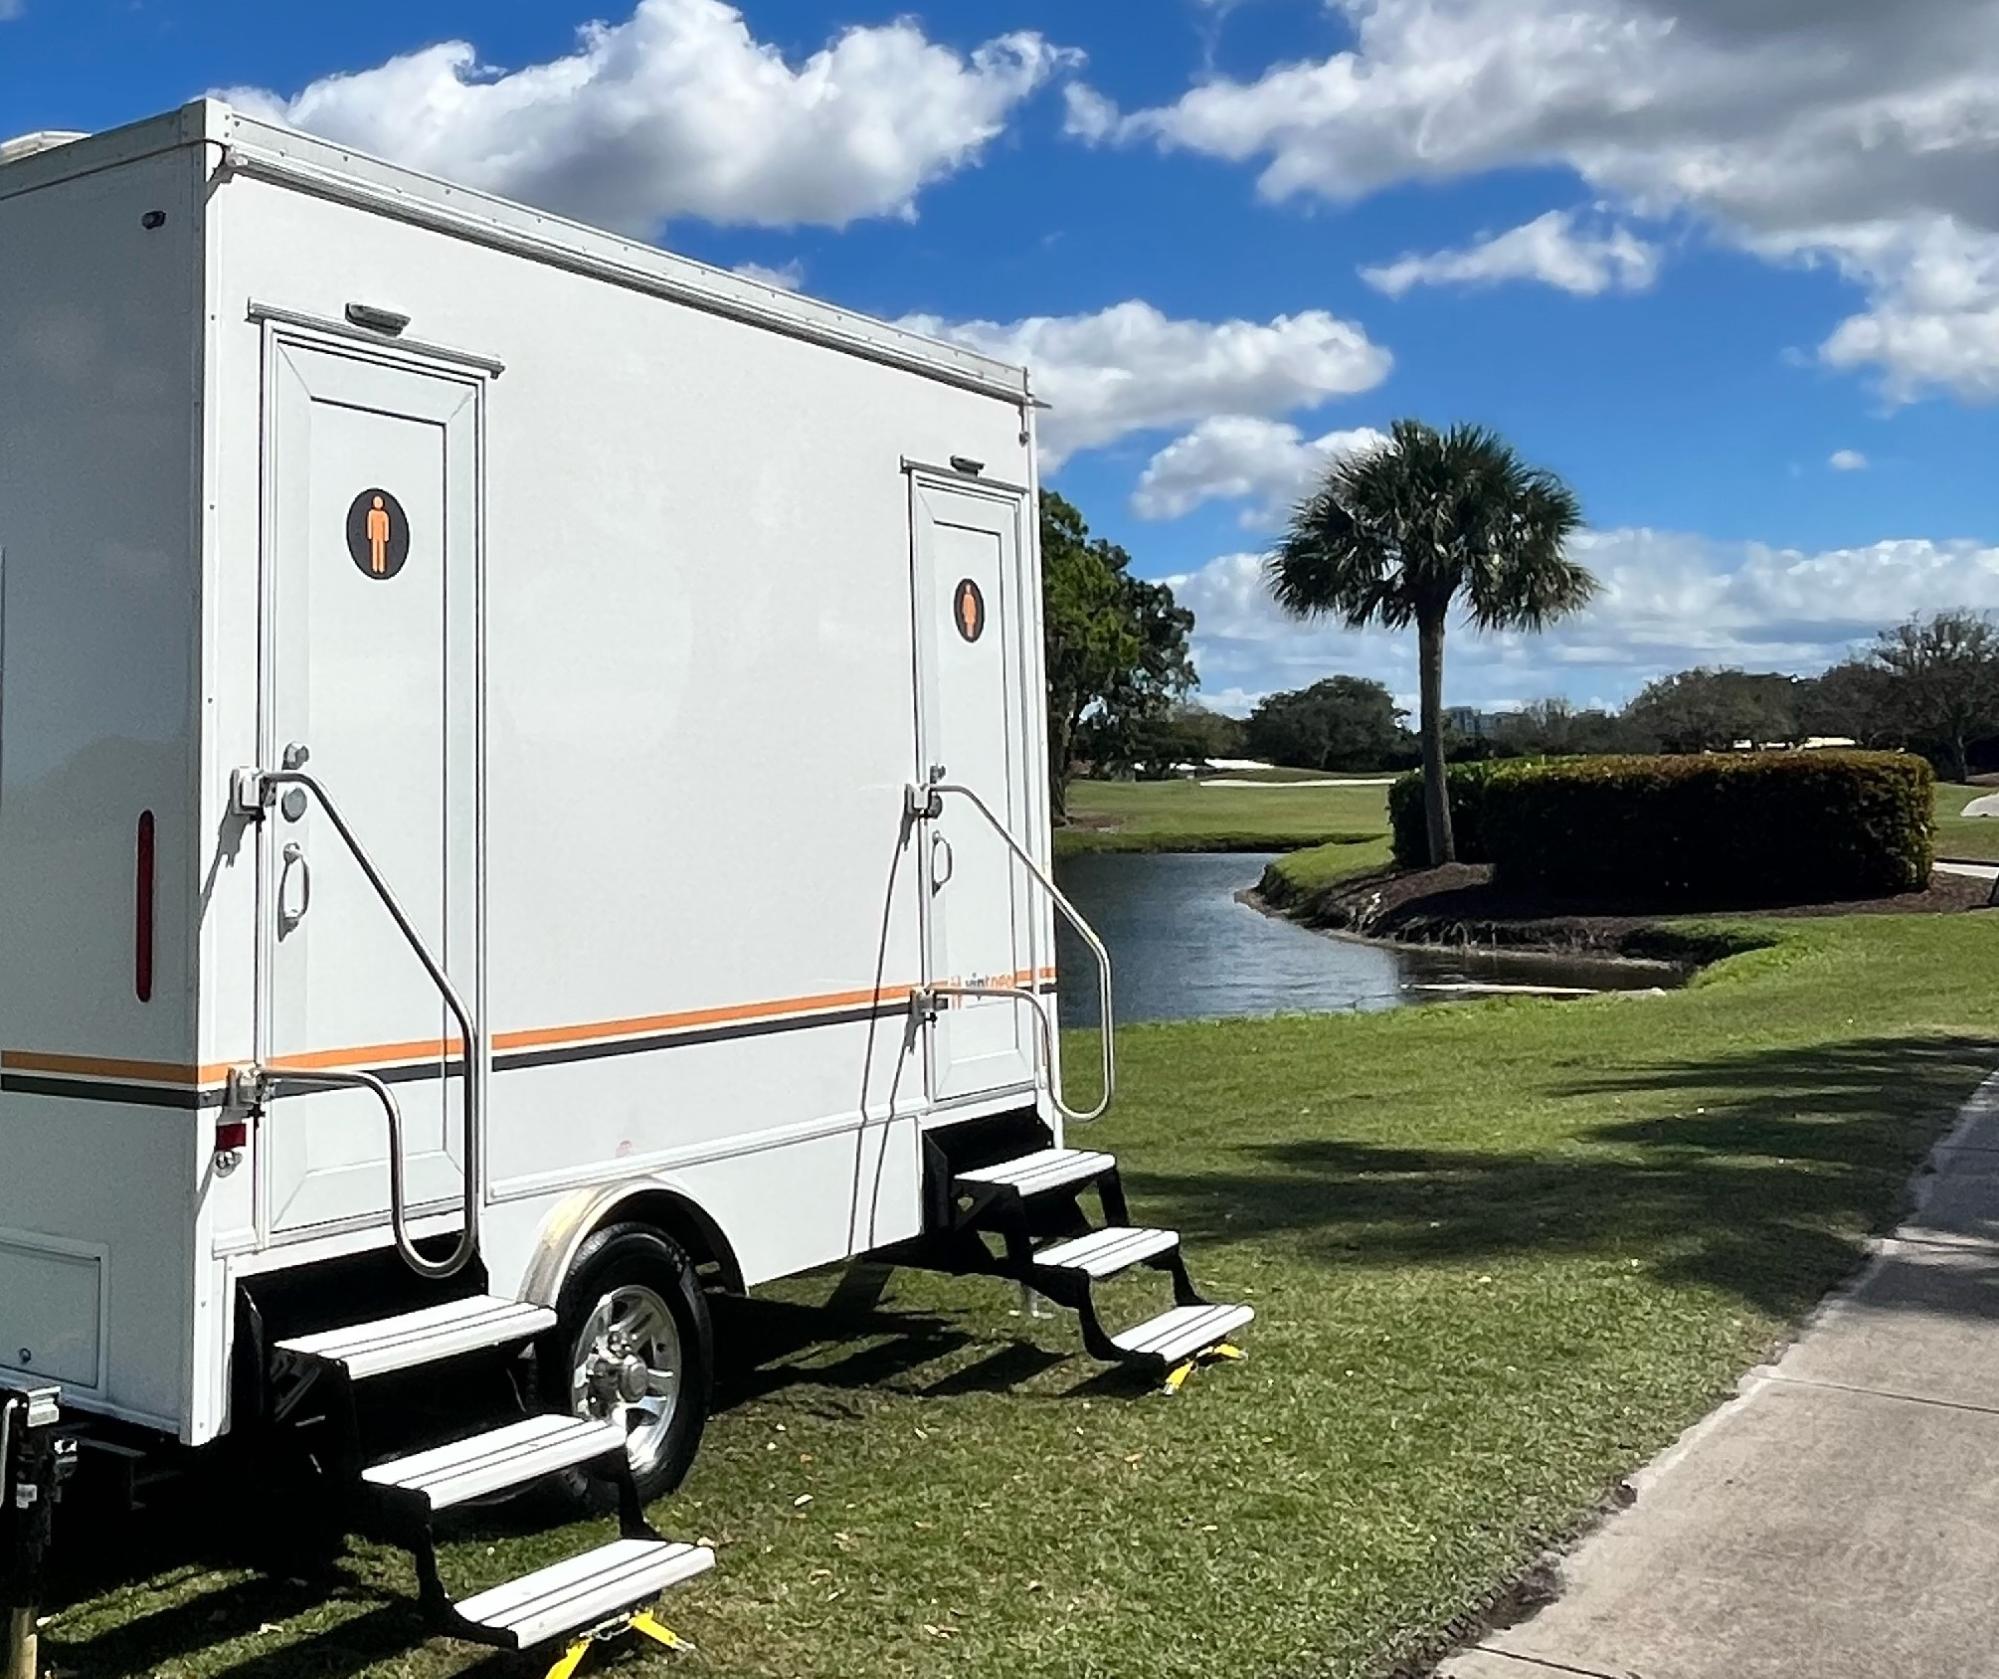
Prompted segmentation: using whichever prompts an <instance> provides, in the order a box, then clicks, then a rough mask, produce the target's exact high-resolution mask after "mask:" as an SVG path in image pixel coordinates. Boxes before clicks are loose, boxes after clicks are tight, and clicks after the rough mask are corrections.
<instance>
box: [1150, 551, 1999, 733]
mask: <svg viewBox="0 0 1999 1679" xmlns="http://www.w3.org/2000/svg"><path fill="white" fill-rule="evenodd" d="M1577 551H1578V555H1579V557H1580V558H1581V559H1582V560H1583V561H1584V563H1586V564H1587V565H1589V566H1590V568H1591V569H1592V570H1594V571H1595V572H1596V574H1597V576H1598V578H1599V579H1600V580H1601V582H1602V583H1603V593H1602V594H1601V596H1599V598H1598V599H1597V600H1596V601H1595V602H1594V603H1593V604H1592V605H1591V606H1590V607H1589V608H1588V609H1587V610H1586V611H1585V612H1584V613H1582V614H1581V615H1580V616H1578V617H1576V618H1572V619H1569V620H1566V621H1564V622H1563V623H1560V624H1558V625H1556V626H1555V627H1554V628H1552V629H1550V630H1549V631H1547V632H1546V633H1545V634H1542V635H1538V636H1535V635H1497V636H1481V635H1474V634H1473V633H1471V632H1470V631H1469V630H1468V629H1467V630H1454V631H1453V633H1452V634H1451V636H1450V637H1449V639H1448V644H1447V645H1448V653H1447V663H1446V670H1445V682H1446V692H1447V694H1448V695H1449V698H1450V703H1452V704H1453V705H1477V706H1482V707H1488V708H1490V707H1497V706H1507V705H1519V704H1522V703H1524V702H1526V701H1529V700H1534V699H1539V698H1543V697H1545V696H1547V695H1549V694H1555V693H1568V694H1574V695H1578V696H1583V695H1587V696H1592V697H1597V698H1599V699H1607V700H1608V702H1609V703H1611V704H1621V703H1622V702H1623V701H1624V700H1625V699H1628V698H1629V697H1630V696H1631V695H1632V694H1634V693H1636V692H1637V690H1638V689H1639V688H1641V687H1642V686H1644V684H1645V683H1646V682H1648V681H1650V680H1652V679H1653V678H1654V677H1657V676H1663V675H1666V674H1668V673H1670V672H1672V671H1676V670H1685V669H1687V668H1689V667H1690V666H1693V665H1699V664H1706V665H1737V666H1741V667H1743V668H1746V669H1750V670H1784V671H1795V672H1799V673H1804V672H1810V671H1815V670H1818V669H1821V668H1823V667H1824V666H1825V665H1828V664H1831V663H1833V662H1835V661H1837V660H1839V659H1841V658H1844V657H1845V656H1846V655H1847V654H1848V653H1849V652H1850V651H1851V650H1853V649H1854V648H1855V647H1857V646H1862V645H1865V644H1866V643H1867V642H1868V641H1869V640H1871V639H1872V637H1873V635H1874V633H1875V632H1876V631H1877V630H1879V629H1882V628H1884V627H1886V626H1888V625H1891V624H1895V623H1899V622H1900V621H1902V620H1903V619H1904V618H1906V617H1908V616H1909V614H1910V613H1912V612H1926V611H1933V610H1936V609H1938V608H1941V607H1947V606H1964V607H1972V608H1976V609H1980V610H1987V609H1999V548H1993V547H1982V546H1980V545H1978V544H1976V543H1972V542H1933V541H1926V540H1920V539H1912V540H1906V541H1895V542H1882V543H1876V544H1874V545H1873V546H1871V547H1866V548H1840V549H1830V550H1827V551H1824V552H1821V553H1813V554H1807V553H1802V552H1799V551H1796V550H1791V549H1777V548H1770V547H1767V546H1764V545H1762V544H1757V543H1718V542H1712V541H1708V540H1706V539H1704V538H1701V537H1697V536H1688V535H1681V534H1676V533H1673V532H1666V531H1653V530H1642V529H1632V530H1613V531H1592V532H1588V533H1586V534H1585V535H1584V536H1582V537H1581V538H1580V539H1579V540H1578V550H1577ZM1171 581H1172V583H1173V588H1174V593H1175V595H1176V596H1177V598H1178V599H1179V601H1180V602H1181V604H1182V605H1185V606H1189V607H1191V608H1193V610H1194V613H1195V633H1194V654H1195V662H1196V664H1197V665H1198V667H1199V669H1200V672H1201V677H1202V686H1203V691H1204V692H1206V691H1208V690H1213V691H1215V692H1218V693H1232V694H1235V695H1239V696H1244V697H1247V698H1250V699H1253V698H1254V697H1256V696H1259V695H1261V694H1265V693H1269V692H1272V691H1274V690H1276V689H1280V688H1297V687H1302V686H1304V685H1306V684H1307V683H1310V682H1313V681H1316V680H1317V679H1318V678H1320V677H1322V676H1327V675H1331V674H1333V673H1335V672H1350V673H1352V674H1354V675H1359V676H1372V677H1375V678H1377V679H1379V680H1381V681H1383V682H1386V683H1387V684H1388V686H1389V688H1390V689H1391V690H1392V691H1394V692H1396V693H1409V692H1413V691H1414V690H1415V688H1416V663H1415V660H1416V649H1415V639H1414V637H1413V636H1409V635H1403V634H1391V633H1388V632H1385V631H1380V630H1364V631H1355V630H1348V629H1345V628H1343V627H1341V626H1340V625H1338V624H1337V623H1328V622H1312V623H1299V622H1297V621H1296V620H1293V619H1290V618H1287V617H1285V616H1284V614H1282V613H1281V612H1279V611H1278V609H1277V607H1276V605H1275V604H1274V603H1273V602H1272V601H1271V599H1270V594H1269V590H1268V588H1267V587H1266V586H1265V584H1264V578H1263V556H1262V555H1260V554H1253V553H1242V554H1230V555H1225V556H1223V557H1222V558H1220V559H1217V560H1214V561H1211V562H1210V563H1209V564H1207V565H1206V566H1203V567H1202V568H1201V569H1200V570H1199V571H1196V572H1193V573H1191V574H1189V575H1187V576H1184V577H1176V578H1174V579H1172V580H1171Z"/></svg>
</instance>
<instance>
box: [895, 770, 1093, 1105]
mask: <svg viewBox="0 0 1999 1679" xmlns="http://www.w3.org/2000/svg"><path fill="white" fill-rule="evenodd" d="M946 793H956V794H958V795H959V796H960V797H961V798H964V799H967V800H969V801H970V802H971V805H972V808H973V809H974V810H976V811H977V812H978V813H979V814H980V815H981V816H983V817H984V818H985V819H986V821H987V823H988V824H989V825H990V826H991V827H992V830H993V832H994V833H996V834H998V835H999V837H1000V838H1001V839H1002V840H1004V841H1005V842H1006V848H1007V849H1008V850H1009V851H1011V852H1012V853H1013V854H1014V856H1015V857H1016V858H1018V859H1019V860H1020V863H1021V866H1022V867H1024V868H1025V869H1026V870H1027V872H1028V873H1029V874H1030V875H1032V876H1033V877H1034V879H1035V881H1036V882H1037V883H1038V884H1039V885H1040V887H1041V889H1042V890H1043V891H1044V892H1046V893H1047V894H1048V897H1049V901H1050V902H1051V903H1053V904H1054V905H1055V907H1056V908H1057V909H1058V910H1060V911H1061V912H1062V914H1063V916H1064V917H1065V918H1066V919H1067V921H1068V923H1069V925H1070V926H1071V927H1073V928H1074V929H1075V930H1076V935H1077V937H1078V938H1080V939H1081V940H1082V941H1083V942H1084V944H1086V945H1088V946H1089V947H1090V954H1091V955H1092V956H1094V957H1095V958H1096V959H1097V1006H1098V1015H1097V1019H1098V1022H1099V1031H1100V1036H1101V1041H1102V1066H1103V1086H1104V1093H1103V1096H1102V1098H1101V1099H1100V1100H1099V1101H1098V1103H1097V1105H1096V1106H1095V1107H1093V1108H1090V1109H1087V1110H1080V1111H1079V1110H1078V1109H1075V1108H1072V1107H1070V1106H1069V1104H1068V1103H1067V1102H1065V1101H1064V1100H1063V1098H1062V1092H1061V1091H1060V1090H1059V1089H1058V1088H1057V1085H1058V1083H1059V1080H1058V1079H1057V1076H1056V1061H1055V1027H1054V1023H1053V1022H1052V1021H1051V1020H1050V1018H1049V1015H1048V1011H1047V1009H1046V1008H1045V1007H1044V1006H1043V1004H1042V1001H1041V998H1040V996H1039V995H1038V994H1036V993H1034V992H1031V991H1028V990H1027V989H1026V988H1024V987H1022V986H1002V985H993V986H959V985H932V986H928V987H926V988H925V989H926V990H927V991H928V993H929V994H930V995H932V996H965V997H1009V998H1012V999H1013V1000H1014V1001H1016V1002H1020V1001H1025V1002H1028V1003H1031V1004H1032V1005H1033V1007H1034V1010H1035V1013H1036V1014H1037V1015H1038V1016H1039V1017H1040V1019H1041V1025H1042V1033H1043V1041H1044V1044H1045V1045H1046V1056H1047V1064H1048V1099H1049V1100H1050V1101H1051V1102H1053V1103H1054V1104H1055V1111H1056V1112H1057V1113H1059V1114H1061V1116H1062V1117H1063V1119H1065V1120H1067V1121H1068V1122H1069V1123H1071V1124H1073V1125H1088V1124H1090V1123H1091V1122H1092V1121H1094V1120H1099V1119H1102V1118H1103V1117H1104V1115H1105V1114H1106V1113H1108V1112H1109V1111H1110V1106H1111V1103H1112V1101H1113V1100H1114V1099H1115V1098H1116V1096H1117V1042H1116V1032H1115V1024H1114V1022H1113V1020H1112V1017H1111V953H1110V952H1109V951H1108V950H1106V949H1105V948H1104V941H1103V940H1102V939H1100V938H1098V937H1097V930H1096V928H1094V927H1092V926H1091V925H1090V924H1089V922H1088V921H1086V920H1084V918H1083V912H1082V911H1081V910H1079V909H1078V908H1076V906H1075V905H1074V904H1072V903H1070V902H1069V899H1068V897H1067V896H1066V895H1065V894H1064V893H1063V891H1062V888H1061V887H1059V886H1057V885H1056V884H1055V882H1054V880H1053V878H1052V877H1050V875H1049V874H1048V873H1047V871H1046V870H1044V869H1043V868H1042V867H1041V865H1040V864H1039V863H1037V862H1036V861H1035V860H1034V858H1033V857H1032V856H1031V855H1029V853H1028V851H1027V849H1026V848H1025V847H1024V846H1022V844H1021V843H1020V841H1019V840H1017V839H1015V838H1014V837H1013V833H1012V830H1011V829H1009V828H1008V827H1007V825H1006V824H1005V823H1004V822H1002V821H1001V820H1000V819H999V817H998V816H996V815H995V814H994V813H993V809H992V807H991V806H990V805H988V804H987V803H986V801H985V800H984V799H982V798H981V797H980V796H979V795H978V793H977V792H976V791H975V790H974V789H972V788H970V787H967V786H965V785H964V784H963V783H962V782H956V781H931V782H927V783H924V784H922V785H917V784H915V783H912V784H911V785H910V788H909V809H910V813H911V815H912V816H914V817H918V818H921V819H923V820H926V821H935V820H936V819H937V817H939V816H940V815H942V814H943V809H942V804H943V797H944V795H945V794H946Z"/></svg>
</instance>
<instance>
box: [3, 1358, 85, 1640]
mask: <svg viewBox="0 0 1999 1679" xmlns="http://www.w3.org/2000/svg"><path fill="white" fill-rule="evenodd" d="M59 1397H60V1395H59V1391H58V1390H57V1389H55V1388H52V1387H44V1388H30V1389H27V1390H10V1389H5V1388H0V1614H4V1615H5V1617H6V1622H5V1643H4V1644H0V1679H37V1661H38V1658H39V1654H40V1652H39V1649H38V1644H39V1640H38V1639H37V1637H36V1614H37V1610H38V1608H39V1606H40V1604H41V1601H42V1588H43V1577H44V1575H45V1573H46V1570H47V1565H48V1555H49V1546H50V1542H51V1540H52V1539H53V1538H54V1535H55V1506H56V1501H57V1499H58V1498H59V1497H60V1496H61V1489H62V1484H63V1482H64V1481H66V1480H67V1479H68V1478H69V1473H70V1470H71V1469H72V1468H73V1467H74V1466H75V1463H76V1442H75V1441H73V1440H67V1439H64V1438H62V1437H61V1436H60V1435H59V1434H58V1433H57V1425H58V1423H59V1422H60V1421H61V1410H60V1407H59V1405H58V1403H57V1401H58V1399H59Z"/></svg>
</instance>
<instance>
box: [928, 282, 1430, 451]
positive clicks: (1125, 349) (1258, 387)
mask: <svg viewBox="0 0 1999 1679" xmlns="http://www.w3.org/2000/svg"><path fill="white" fill-rule="evenodd" d="M902 324H903V325H904V326H906V327H909V328H911V329H912V330H914V331H917V332H922V333H926V334H928V335H929V336H931V337H933V338H942V339H945V340H947V341H949V342H951V343H954V344H962V345H964V346H966V347H967V348H969V349H973V350H978V351H981V352H983V353H984V354H986V355H991V356H997V357H999V358H1000V359H1001V360H1002V361H1009V362H1016V363H1024V364H1025V365H1026V366H1028V367H1029V368H1031V369H1032V370H1033V373H1034V389H1035V392H1036V394H1037V395H1039V396H1040V397H1041V398H1042V399H1043V400H1044V401H1046V402H1048V403H1049V404H1050V410H1049V412H1048V413H1047V414H1045V415H1043V416H1042V421H1041V428H1040V435H1041V449H1042V457H1043V460H1044V461H1045V462H1046V464H1047V465H1048V466H1049V467H1051V468H1053V467H1055V466H1059V465H1060V464H1061V463H1062V462H1063V461H1064V460H1066V459H1067V458H1068V457H1069V456H1070V455H1072V454H1074V453H1076V452H1077V451H1078V450H1081V449H1095V448H1101V447H1102V446H1103V445H1105V444H1107V443H1113V442H1115V441H1117V440H1118V439H1119V438H1122V437H1126V436H1129V435H1130V434H1131V433H1133V432H1140V431H1153V430H1163V429H1166V428H1168V427H1174V426H1184V425H1191V424H1194V423H1196V422H1198V421H1202V420H1206V419H1208V418H1209V417H1210V416H1212V415H1214V414H1217V413H1221V414H1238V415H1242V414H1247V415H1262V416H1268V415H1276V414H1288V413H1291V412H1294V411H1295V410H1298V409H1301V408H1310V407H1313V406H1315V405H1316V404H1318V403H1321V402H1324V401H1326V400H1327V399H1329V398H1331V397H1336V396H1351V395H1353V394H1354V393H1356V392H1359V391H1366V390H1372V389H1373V388H1374V387H1375V386H1376V385H1378V384H1380V383H1381V381H1382V380H1383V379H1385V378H1386V377H1387V376H1388V370H1389V368H1390V367H1391V366H1392V365H1393V358H1392V357H1391V356H1390V355H1389V353H1388V352H1387V351H1386V350H1384V349H1383V348H1381V346H1379V345H1378V344H1375V343H1373V342H1372V341H1371V340H1370V339H1369V338H1368V336H1367V334H1366V332H1365V331H1363V330H1362V329H1361V328H1360V327H1358V326H1356V325H1355V324H1354V323H1353V322H1351V321H1344V320H1341V319H1340V318H1339V317H1338V316H1336V315H1331V314H1328V313H1326V311H1324V310H1322V309H1308V310H1306V311H1304V312H1303V313H1301V314H1297V315H1279V316H1277V317H1276V318H1275V319H1273V320H1269V321H1246V320H1229V321H1197V320H1175V319H1173V318H1171V317H1169V316H1167V315H1165V314H1163V313H1162V312H1161V311H1160V310H1158V309H1156V308H1154V307H1153V306H1152V305H1151V304H1149V303H1142V302H1138V301H1136V300H1133V301H1131V302H1127V303H1119V304H1116V305H1114V306H1113V307H1111V308H1109V309H1105V310H1102V311H1100V312H1099V313H1097V314H1094V315H1036V316H1032V317H1030V318H1028V319H1026V320H1020V321H1012V322H1004V323H1002V322H999V321H948V320H944V319H941V318H940V317H938V316H934V315H915V316H911V317H909V318H907V319H905V320H904V321H903V323H902Z"/></svg>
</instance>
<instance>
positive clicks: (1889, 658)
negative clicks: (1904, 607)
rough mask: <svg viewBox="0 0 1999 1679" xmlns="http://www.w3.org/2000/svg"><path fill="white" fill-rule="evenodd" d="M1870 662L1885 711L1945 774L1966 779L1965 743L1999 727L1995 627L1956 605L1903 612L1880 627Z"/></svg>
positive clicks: (1998, 658) (1997, 629) (1998, 640)
mask: <svg viewBox="0 0 1999 1679" xmlns="http://www.w3.org/2000/svg"><path fill="white" fill-rule="evenodd" d="M1873 664H1874V666H1875V668H1876V669H1877V670H1879V671H1880V672H1882V674H1883V675H1884V676H1885V677H1886V678H1887V682H1886V685H1885V687H1884V689H1883V693H1884V695H1885V697H1886V700H1887V706H1888V711H1889V714H1890V716H1892V717H1893V718H1894V719H1895V721H1896V722H1897V723H1898V724H1899V725H1900V727H1901V728H1902V729H1903V730H1904V731H1905V732H1906V734H1907V736H1908V738H1909V739H1910V740H1911V741H1912V742H1913V743H1915V744H1918V745H1921V746H1922V747H1923V748H1924V749H1925V750H1927V751H1929V752H1932V753H1934V754H1935V755H1936V758H1937V762H1938V764H1939V767H1941V768H1942V770H1943V772H1944V774H1945V775H1947V776H1948V777H1949V778H1950V779H1951V780H1953V781H1963V780H1966V779H1967V778H1968V777H1969V775H1970V773H1971V772H1970V765H1969V764H1968V763H1967V761H1966V751H1967V748H1968V747H1969V746H1970V744H1971V742H1972V741H1974V740H1976V739H1978V738H1979V736H1981V735H1987V734H1991V733H1992V732H1993V731H1994V729H1999V626H1995V625H1994V623H1993V621H1992V620H1991V619H1990V618H1988V617H1986V616H1985V615H1984V614H1983V613H1979V612H1967V611H1963V610H1956V611H1949V612H1939V613H1936V614H1935V615H1934V616H1932V617H1928V618H1911V619H1910V620H1909V621H1908V622H1907V623H1905V624H1898V625H1896V626H1895V628H1894V629H1892V630H1883V631H1882V632H1881V635H1880V638H1879V639H1878V640H1877V641H1876V642H1875V644H1874V652H1873Z"/></svg>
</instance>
